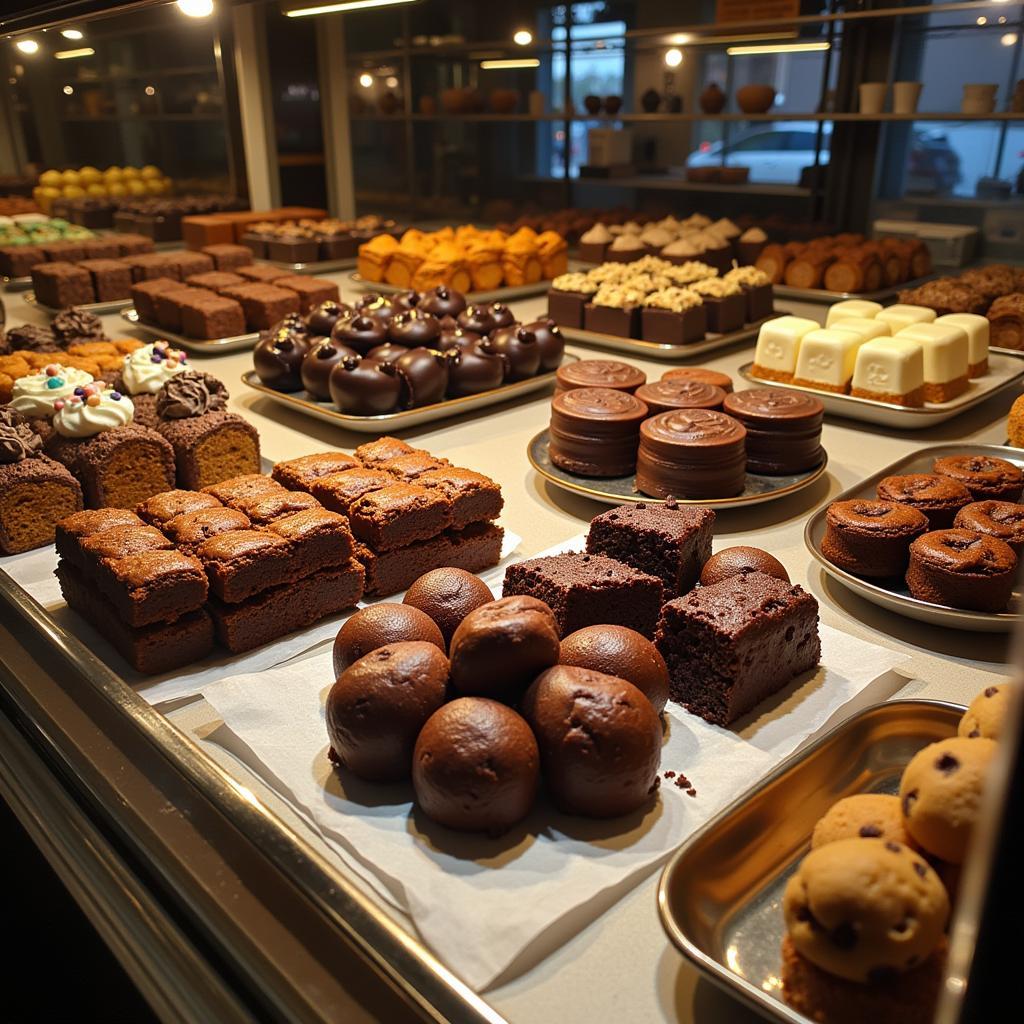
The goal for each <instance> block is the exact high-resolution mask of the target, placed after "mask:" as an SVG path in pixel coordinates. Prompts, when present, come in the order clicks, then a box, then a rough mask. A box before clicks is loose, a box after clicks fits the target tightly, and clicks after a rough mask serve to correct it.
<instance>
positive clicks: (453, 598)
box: [402, 566, 494, 644]
mask: <svg viewBox="0 0 1024 1024" xmlns="http://www.w3.org/2000/svg"><path fill="white" fill-rule="evenodd" d="M493 600H494V595H493V594H492V593H491V588H490V587H488V586H487V584H486V583H484V581H483V580H482V579H480V577H479V576H474V575H473V574H472V573H471V572H466V570H465V569H456V568H455V567H454V566H446V567H444V568H442V569H431V571H430V572H427V573H424V574H423V575H422V576H421V577H420V578H419V579H418V580H416V582H415V583H413V585H412V586H411V587H409V589H408V590H407V591H406V592H405V597H404V598H402V603H403V604H408V605H411V606H412V607H413V608H418V609H419V610H420V611H421V612H424V613H425V614H427V615H429V616H430V618H432V619H433V620H434V622H436V623H437V627H438V629H440V630H441V635H442V636H443V637H444V640H445V643H446V644H450V643H451V640H452V637H453V636H454V634H455V630H456V629H457V628H458V627H459V625H460V624H461V622H462V620H463V619H464V618H465V617H466V616H467V615H468V614H469V613H470V612H472V611H475V610H476V609H477V608H479V607H480V606H481V605H485V604H490V602H491V601H493Z"/></svg>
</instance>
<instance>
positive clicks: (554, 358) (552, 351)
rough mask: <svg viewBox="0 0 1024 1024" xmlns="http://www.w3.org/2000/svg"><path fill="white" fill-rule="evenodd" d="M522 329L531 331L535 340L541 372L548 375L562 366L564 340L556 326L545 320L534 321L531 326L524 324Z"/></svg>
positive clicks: (552, 322)
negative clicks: (538, 351) (538, 350)
mask: <svg viewBox="0 0 1024 1024" xmlns="http://www.w3.org/2000/svg"><path fill="white" fill-rule="evenodd" d="M524 327H525V328H526V330H528V331H532V332H533V336H534V337H535V338H536V339H537V346H538V348H539V349H540V369H541V371H543V372H545V373H550V371H551V370H557V369H558V367H559V366H561V365H562V357H563V356H564V355H565V338H564V337H563V336H562V331H561V329H560V328H559V326H558V324H556V323H555V321H554V320H549V319H547V318H545V319H542V320H534V321H533V323H532V324H525V325H524Z"/></svg>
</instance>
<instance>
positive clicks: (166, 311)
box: [153, 285, 216, 334]
mask: <svg viewBox="0 0 1024 1024" xmlns="http://www.w3.org/2000/svg"><path fill="white" fill-rule="evenodd" d="M215 297H216V293H215V292H211V291H208V290H207V289H206V288H189V287H188V286H187V285H181V286H180V287H178V288H170V289H168V290H167V291H162V292H160V293H159V294H157V295H155V296H154V297H153V307H154V308H155V310H156V322H157V323H158V324H159V325H160V326H161V327H163V328H164V330H167V331H173V332H175V333H176V334H177V333H180V332H181V328H182V323H181V310H182V306H184V304H185V303H186V302H195V301H196V300H198V299H204V298H215Z"/></svg>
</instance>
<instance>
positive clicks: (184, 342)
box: [121, 300, 260, 354]
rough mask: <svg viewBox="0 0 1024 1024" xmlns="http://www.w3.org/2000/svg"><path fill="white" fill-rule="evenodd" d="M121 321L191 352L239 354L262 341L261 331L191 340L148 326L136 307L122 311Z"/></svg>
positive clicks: (153, 325)
mask: <svg viewBox="0 0 1024 1024" xmlns="http://www.w3.org/2000/svg"><path fill="white" fill-rule="evenodd" d="M129 301H130V300H129ZM121 319H122V320H124V321H125V322H126V323H129V324H131V326H132V327H134V328H135V329H136V330H139V331H142V332H143V333H144V334H147V335H149V336H150V337H151V338H153V339H154V340H155V341H170V342H173V343H174V344H175V345H178V346H180V347H181V348H184V349H187V350H188V351H189V352H212V353H214V354H219V353H221V352H237V351H240V350H241V349H245V348H255V347H256V342H257V341H259V340H260V332H259V331H250V332H249V333H248V334H237V335H235V336H234V337H230V338H210V339H204V338H189V337H186V336H185V335H184V334H175V333H174V332H173V331H168V330H165V329H164V328H163V327H157V326H156V325H155V324H147V323H144V322H143V321H142V320H140V319H139V311H138V310H137V309H136V308H135V307H134V306H129V308H128V309H122V310H121Z"/></svg>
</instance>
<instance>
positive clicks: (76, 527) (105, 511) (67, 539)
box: [53, 499, 153, 565]
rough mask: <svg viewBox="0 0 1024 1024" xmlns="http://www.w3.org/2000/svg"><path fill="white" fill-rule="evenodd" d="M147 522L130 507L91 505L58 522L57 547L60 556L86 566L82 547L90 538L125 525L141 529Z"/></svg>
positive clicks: (56, 532) (55, 535)
mask: <svg viewBox="0 0 1024 1024" xmlns="http://www.w3.org/2000/svg"><path fill="white" fill-rule="evenodd" d="M150 500H153V499H150ZM145 525H146V524H145V522H143V520H142V519H141V518H140V517H139V516H137V515H136V514H135V513H134V512H132V511H131V510H130V509H127V508H89V509H85V510H84V511H81V512H74V513H73V514H72V515H69V516H66V517H65V518H64V519H61V520H59V521H58V522H57V525H56V528H55V530H54V541H53V542H54V547H55V548H56V550H57V556H58V557H59V558H62V559H64V560H65V561H67V562H72V563H75V564H79V565H83V564H85V563H84V558H83V555H82V547H81V546H82V543H83V542H84V541H85V540H86V539H87V538H89V537H93V536H95V535H96V534H99V533H103V532H104V531H106V530H115V529H117V528H118V527H122V526H131V527H135V528H139V527H143V526H145Z"/></svg>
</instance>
